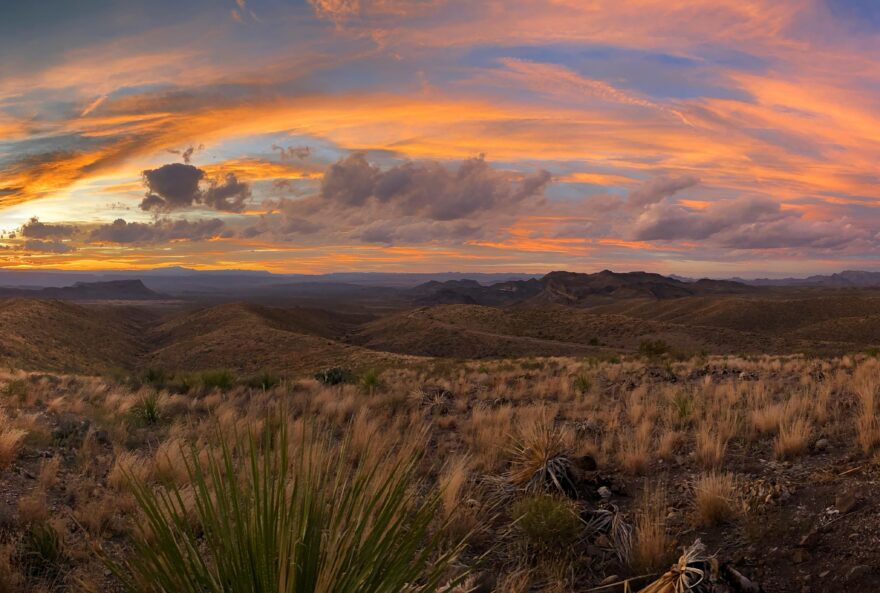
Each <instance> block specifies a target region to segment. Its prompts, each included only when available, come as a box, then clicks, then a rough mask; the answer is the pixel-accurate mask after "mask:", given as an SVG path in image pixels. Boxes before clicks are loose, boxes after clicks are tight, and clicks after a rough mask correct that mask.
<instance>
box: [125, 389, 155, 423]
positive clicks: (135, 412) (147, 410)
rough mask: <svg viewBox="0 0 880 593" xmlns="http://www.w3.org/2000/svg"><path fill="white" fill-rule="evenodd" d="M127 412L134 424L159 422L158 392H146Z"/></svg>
mask: <svg viewBox="0 0 880 593" xmlns="http://www.w3.org/2000/svg"><path fill="white" fill-rule="evenodd" d="M129 414H130V416H131V419H132V420H133V421H134V422H135V423H136V424H139V425H142V426H154V425H156V424H159V422H160V421H161V419H162V414H161V412H160V410H159V394H158V393H156V392H155V391H151V392H149V393H147V394H146V395H144V396H143V397H142V398H141V399H140V401H139V402H138V403H136V404H135V405H134V406H132V408H131V411H130V412H129Z"/></svg>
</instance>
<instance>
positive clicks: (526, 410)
mask: <svg viewBox="0 0 880 593" xmlns="http://www.w3.org/2000/svg"><path fill="white" fill-rule="evenodd" d="M327 370H332V369H327ZM337 374H338V373H337ZM255 376H256V375H255ZM328 376H329V375H328ZM334 376H335V374H334ZM253 377H254V376H248V377H245V378H239V377H237V376H235V374H234V373H231V372H229V371H222V370H221V371H215V372H212V373H208V374H205V375H202V376H195V377H190V378H192V379H193V380H192V382H187V381H182V380H180V379H179V378H177V377H174V376H168V375H163V376H159V375H158V374H157V375H154V376H151V377H149V378H144V377H142V378H141V380H140V381H137V382H130V381H128V380H118V379H117V380H110V379H105V378H98V377H78V376H64V375H44V374H28V373H22V372H15V371H9V372H4V373H2V374H0V411H2V412H0V575H3V576H2V578H0V587H5V589H2V588H0V591H3V592H4V593H6V591H13V592H24V591H37V590H44V591H74V590H78V589H77V588H78V587H80V586H81V585H82V586H87V587H91V588H92V590H95V591H115V590H121V589H120V586H121V585H120V583H121V582H120V580H119V578H118V576H119V575H107V574H105V567H104V564H103V563H102V562H100V561H99V560H98V556H96V554H95V550H96V547H95V546H100V549H102V550H103V551H104V553H105V554H106V555H107V556H108V557H109V558H110V559H111V560H113V561H114V562H116V563H117V566H121V567H126V566H128V567H129V568H131V567H130V566H129V565H128V564H127V562H128V561H129V559H130V558H132V554H133V553H137V554H140V555H144V554H146V553H147V550H148V548H143V547H139V546H148V547H149V546H151V545H154V544H156V542H160V541H166V545H170V544H168V541H170V540H167V538H166V540H163V537H164V536H163V534H162V530H161V526H162V524H161V522H157V517H161V518H162V520H163V521H164V520H167V521H169V522H170V523H174V524H175V525H178V526H179V527H180V528H183V527H184V526H186V527H188V528H191V529H192V530H193V533H194V534H196V540H193V542H192V543H193V545H194V546H196V547H198V546H205V545H207V544H208V543H209V542H210V540H209V539H207V538H208V532H206V531H205V529H206V525H209V524H207V523H206V520H207V517H206V515H205V513H206V512H208V510H209V509H208V507H205V506H204V503H205V502H206V501H208V500H210V501H212V503H211V504H214V503H219V502H220V501H221V500H223V499H222V495H223V493H222V492H218V491H217V490H215V489H216V487H217V485H218V484H219V482H218V481H217V478H218V477H223V478H224V479H233V478H234V480H235V482H234V483H235V485H236V487H239V486H240V488H241V489H242V490H240V491H239V492H240V494H242V496H244V495H245V494H246V493H247V492H249V490H247V489H248V488H250V487H253V486H254V480H253V475H254V474H251V475H250V477H248V474H246V473H245V474H240V473H238V471H239V469H241V468H247V467H248V465H247V464H248V454H247V452H248V447H247V445H246V441H242V440H240V439H242V438H246V437H247V436H248V435H251V436H252V437H254V438H256V439H257V442H259V443H262V442H263V441H262V440H260V439H269V440H268V441H266V442H269V443H272V442H274V441H272V439H274V438H275V436H276V435H278V434H279V431H280V430H281V429H282V428H283V429H284V430H286V431H287V434H288V445H287V446H286V449H287V450H288V451H289V452H290V455H291V456H292V457H295V456H296V455H297V454H298V452H299V451H300V449H299V448H298V447H299V444H301V443H303V442H305V441H308V438H309V434H313V433H314V431H319V432H320V434H322V435H324V436H323V438H324V439H325V440H324V441H322V442H323V445H322V446H323V447H325V449H326V450H325V453H327V454H328V455H330V458H332V459H333V460H334V461H337V462H338V461H340V460H343V461H344V464H345V465H343V466H342V467H344V468H345V471H344V472H341V473H340V474H339V476H342V477H346V476H355V475H357V472H358V471H359V470H358V468H359V467H373V468H378V469H377V470H376V471H377V472H379V474H378V475H381V476H385V477H387V478H388V479H392V478H394V476H397V475H398V474H397V473H396V470H394V468H402V467H405V468H408V469H407V470H406V472H407V475H408V477H407V478H406V480H405V482H401V484H402V486H401V488H403V490H402V492H404V493H405V497H404V498H405V500H406V501H407V503H406V505H405V507H406V508H407V509H409V510H417V509H419V508H421V506H425V505H428V504H430V505H432V506H431V507H430V508H431V509H432V512H431V516H430V518H429V519H426V521H427V522H426V523H425V524H424V530H423V531H422V532H421V535H420V536H419V537H420V538H421V539H420V542H419V544H418V545H417V546H416V548H414V549H420V546H422V545H426V543H427V542H429V541H436V544H437V546H438V547H437V548H434V549H433V550H434V551H433V552H432V556H431V558H432V559H436V558H440V557H442V555H443V554H444V553H445V552H446V551H449V550H452V549H454V550H456V564H455V565H452V564H450V565H448V566H445V567H444V570H443V573H444V574H443V575H442V578H439V579H435V584H436V585H437V588H436V589H435V590H436V591H448V592H450V593H451V591H465V590H467V589H466V588H460V589H443V588H442V587H443V586H444V584H448V583H449V580H450V579H452V578H453V577H454V576H455V575H456V574H460V572H459V569H468V568H470V569H472V570H473V571H474V573H473V574H472V575H470V581H468V582H469V583H470V584H471V585H472V586H473V587H477V589H476V590H477V591H481V592H487V593H507V592H509V591H523V592H526V591H559V592H572V593H575V592H583V591H588V590H590V589H592V588H594V587H597V586H599V584H600V583H602V582H603V580H604V579H605V578H606V577H608V576H609V575H617V576H618V577H620V578H621V579H622V578H627V577H638V576H640V575H652V576H651V577H645V578H644V579H642V580H634V581H632V583H631V586H632V588H633V590H638V587H645V586H648V583H649V582H650V580H651V579H652V578H654V579H657V578H661V580H662V578H664V575H665V574H668V573H667V572H666V571H669V570H670V566H671V565H672V564H673V563H675V558H677V557H679V555H680V554H681V550H682V548H685V547H689V546H691V544H693V543H694V542H695V540H696V539H697V538H700V539H701V540H702V542H703V544H704V545H705V546H707V549H708V550H709V551H710V552H711V553H712V554H717V556H716V559H717V563H718V568H717V570H715V569H714V568H712V567H711V566H709V565H707V564H706V562H707V560H706V558H708V557H709V556H711V555H712V554H706V553H705V552H703V551H699V550H698V551H693V552H692V553H689V554H684V555H683V556H682V558H685V560H682V561H681V562H684V564H682V565H681V566H682V567H684V568H681V569H680V570H684V569H685V568H687V567H698V568H699V569H700V570H704V569H706V570H710V569H711V570H710V572H712V575H713V577H712V578H717V579H719V582H720V581H721V580H723V579H725V578H727V577H725V576H724V575H726V574H732V573H729V572H725V570H726V569H725V567H731V568H732V567H733V566H734V564H733V563H735V567H736V570H737V571H738V573H742V574H747V575H749V578H751V579H754V580H759V581H762V582H763V584H764V587H765V590H766V591H768V593H769V592H770V591H788V590H792V589H791V588H790V585H791V584H792V583H796V584H797V585H798V590H800V588H801V585H802V584H803V583H805V582H808V581H811V582H819V580H820V579H828V576H827V575H826V577H820V576H819V575H820V574H822V573H823V572H824V571H826V570H827V571H832V572H829V574H838V573H841V574H839V575H838V576H839V577H840V579H841V581H840V582H841V583H846V586H847V587H850V590H859V589H858V588H859V587H861V589H860V590H871V588H870V587H871V586H872V581H871V580H870V578H869V577H867V576H864V575H862V576H859V574H858V570H856V572H855V573H854V574H855V576H850V577H849V578H850V580H849V581H847V580H846V578H847V576H846V575H847V574H848V573H849V571H850V569H853V567H855V566H859V565H863V564H864V565H871V563H874V562H878V563H880V552H878V551H877V550H878V549H880V548H878V547H876V546H871V545H864V544H865V542H866V541H870V539H861V538H870V537H871V536H870V535H869V533H870V528H871V527H872V526H874V527H877V528H880V513H878V512H877V511H876V510H875V508H876V504H875V503H876V502H877V501H876V500H874V499H873V498H872V497H873V496H874V495H873V494H872V493H871V492H873V491H872V490H870V489H866V490H861V489H858V488H857V487H859V486H866V485H868V484H871V483H872V482H873V481H874V480H876V479H878V478H880V467H878V466H877V465H876V458H875V457H874V453H875V452H876V448H877V445H878V444H880V436H878V435H880V428H878V416H877V410H876V409H875V400H876V397H877V389H878V388H880V379H878V378H880V362H878V361H877V360H876V359H874V358H871V357H865V356H859V357H843V358H839V359H828V360H820V359H804V358H799V357H787V358H773V357H761V358H753V359H745V358H735V357H727V358H700V359H693V360H688V361H680V362H673V361H671V360H664V361H661V362H659V363H656V364H655V363H646V362H645V361H643V360H640V359H624V360H620V361H617V360H615V361H609V360H603V359H598V358H593V359H590V358H546V359H518V360H503V361H480V362H456V363H453V362H444V361H435V362H423V361H422V362H415V363H413V364H411V365H404V366H396V367H393V368H388V367H385V368H378V369H376V371H375V372H371V373H367V372H352V377H351V378H350V380H346V381H339V382H336V381H331V380H329V379H328V378H327V377H325V376H323V375H321V374H320V373H319V374H318V378H312V377H295V376H286V377H285V376H282V377H274V376H266V377H262V378H259V380H254V378H253ZM218 435H237V437H235V438H232V437H230V438H229V439H225V438H223V437H220V436H218ZM304 439H305V441H304ZM309 442H311V441H309ZM224 447H225V448H224ZM323 450H324V449H322V451H323ZM259 451H260V452H261V454H262V452H263V451H264V449H263V448H259ZM225 455H227V456H228V459H230V460H231V461H232V462H233V463H232V465H233V466H234V468H236V470H235V472H236V473H235V475H234V476H233V475H231V474H230V475H226V473H225V472H227V471H230V470H229V468H228V467H227V466H226V462H225V461H224V460H225V459H227V457H224V456H225ZM309 455H311V454H309ZM314 455H315V457H314V459H312V457H310V456H307V457H308V459H304V460H303V461H304V462H306V464H305V465H304V466H300V467H301V468H302V467H310V466H309V464H310V463H315V464H317V463H318V462H319V461H320V459H322V457H321V455H323V454H321V455H319V454H318V453H315V454H314ZM292 457H291V458H292ZM261 463H266V464H269V465H271V464H272V463H277V460H275V461H270V460H265V461H264V462H261ZM314 467H318V466H317V465H314ZM321 467H325V468H329V467H330V466H329V465H327V464H323V465H321ZM334 467H336V466H334ZM217 472H219V473H217ZM335 475H336V474H334V476H335ZM200 476H201V477H200ZM816 476H823V477H822V479H821V480H819V479H818V478H816ZM202 479H204V480H205V482H204V484H202V483H201V482H200V480H202ZM334 479H335V478H334ZM340 479H341V478H340ZM345 479H348V478H347V477H346V478H345ZM367 482H368V483H369V484H371V485H370V486H369V488H367V489H368V490H371V489H375V488H376V487H378V486H377V484H376V483H374V482H372V481H369V480H368V481H367ZM394 483H396V482H394ZM325 485H326V484H325ZM328 487H329V486H328ZM205 488H207V490H205ZM850 491H853V492H856V494H854V495H853V496H852V498H853V502H852V503H851V504H850V501H849V500H848V499H846V497H845V496H843V495H842V494H841V493H846V492H850ZM206 492H207V494H208V497H207V498H205V493H206ZM277 492H278V493H279V495H280V493H281V490H278V491H277ZM285 492H286V491H285ZM334 492H335V491H334ZM151 493H152V494H156V493H158V494H161V493H165V494H166V495H169V496H171V499H170V500H172V501H173V502H172V507H169V508H168V509H165V511H169V512H170V511H173V513H172V514H170V515H169V514H161V513H160V514H159V515H156V516H153V517H152V519H150V516H149V514H148V513H146V514H145V512H146V511H145V508H144V505H143V503H144V501H145V500H148V498H147V497H149V496H150V495H151ZM227 494H228V492H227ZM285 495H286V494H285ZM218 496H220V498H219V499H218V498H217V497H218ZM248 496H250V495H249V494H248ZM333 496H334V497H336V498H334V500H336V499H337V498H344V493H341V494H340V493H338V492H337V493H336V494H334V495H333ZM230 504H231V503H230ZM361 510H363V509H361ZM163 512H164V511H163ZM224 512H225V511H224ZM358 512H360V511H358ZM395 512H397V511H395ZM400 512H403V510H402V508H401V510H400ZM407 512H409V511H407ZM220 514H222V513H220ZM354 515H357V513H353V514H352V516H354ZM218 516H219V515H218ZM423 518H424V517H423ZM362 519H363V517H362ZM364 520H366V521H370V520H373V519H370V518H366V519H364ZM863 526H864V527H863ZM214 527H216V528H217V529H220V528H225V527H224V525H221V524H218V525H215V526H214ZM853 533H855V534H856V535H855V536H853V535H851V534H853ZM199 534H201V535H199ZM810 534H813V535H810ZM175 537H176V538H179V537H183V535H182V532H181V533H176V534H175ZM339 537H344V535H343V534H341V533H340V534H339ZM465 537H466V538H467V547H466V548H464V549H457V542H458V541H460V540H461V539H462V538H465ZM804 538H806V539H804ZM810 538H813V539H810ZM831 538H833V539H831ZM172 539H173V538H172ZM814 540H815V542H816V543H813V542H814ZM178 541H182V540H179V539H178ZM805 542H806V543H805ZM810 546H814V547H813V548H810ZM689 549H691V550H697V548H689ZM798 549H801V550H804V551H803V552H801V554H802V555H803V554H814V556H812V557H813V558H814V559H815V562H814V563H813V564H811V563H807V562H804V561H801V562H797V561H795V559H794V556H793V554H794V551H795V550H798ZM773 550H776V551H773ZM381 557H382V556H381V555H377V556H374V559H373V560H372V561H371V562H378V561H379V560H378V559H379V558H381ZM800 557H803V556H800ZM157 558H158V557H157ZM478 559H480V560H481V561H479V562H478ZM156 561H157V562H160V561H159V560H158V559H157V560H156ZM428 564H429V565H431V563H428ZM814 564H815V568H814V567H813V566H814ZM707 566H708V568H707ZM428 568H430V567H428ZM676 570H679V569H676ZM671 572H673V573H674V572H675V570H672V571H671ZM676 574H679V575H680V574H681V573H680V572H679V573H676ZM688 574H695V573H688ZM806 576H809V578H808V579H806V580H804V577H806ZM236 578H240V577H236ZM671 578H672V577H669V578H667V579H666V581H663V582H666V583H667V584H668V583H669V582H672V581H670V580H669V579H671ZM3 579H5V580H3ZM859 579H861V580H859ZM828 582H829V584H828V586H827V587H825V588H824V589H818V588H817V590H828V591H834V590H844V589H835V588H834V585H833V584H830V579H828ZM661 584H662V583H661ZM169 586H171V585H169ZM664 586H666V585H664ZM657 587H660V585H657ZM162 590H167V589H162ZM182 590H185V589H182ZM648 590H649V591H650V590H651V589H648ZM655 590H666V589H663V588H662V587H661V588H658V589H655ZM734 590H736V589H734ZM339 591H345V589H339Z"/></svg>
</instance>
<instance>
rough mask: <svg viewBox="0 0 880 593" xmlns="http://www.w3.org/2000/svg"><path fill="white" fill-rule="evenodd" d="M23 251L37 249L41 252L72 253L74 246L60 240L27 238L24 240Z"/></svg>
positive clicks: (74, 249)
mask: <svg viewBox="0 0 880 593" xmlns="http://www.w3.org/2000/svg"><path fill="white" fill-rule="evenodd" d="M23 247H24V249H25V251H39V252H42V253H73V252H74V251H76V248H75V247H73V245H68V244H67V243H62V242H61V241H43V240H41V239H29V240H27V241H25V242H24V244H23Z"/></svg>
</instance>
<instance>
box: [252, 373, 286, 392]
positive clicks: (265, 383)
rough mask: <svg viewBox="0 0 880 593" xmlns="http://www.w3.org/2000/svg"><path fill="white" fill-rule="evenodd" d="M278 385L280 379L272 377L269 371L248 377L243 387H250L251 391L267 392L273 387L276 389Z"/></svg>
mask: <svg viewBox="0 0 880 593" xmlns="http://www.w3.org/2000/svg"><path fill="white" fill-rule="evenodd" d="M279 383H281V379H279V378H278V377H277V376H275V375H273V374H272V373H270V372H269V371H263V372H261V373H260V374H258V375H254V376H252V377H249V378H248V379H247V381H245V385H247V386H248V387H251V388H253V389H262V390H263V391H269V390H270V389H272V388H273V387H276V386H277V385H278V384H279Z"/></svg>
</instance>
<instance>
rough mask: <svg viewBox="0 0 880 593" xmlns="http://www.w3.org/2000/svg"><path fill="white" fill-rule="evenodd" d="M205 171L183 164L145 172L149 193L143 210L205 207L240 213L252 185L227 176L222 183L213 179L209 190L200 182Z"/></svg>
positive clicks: (142, 206) (168, 210) (145, 183)
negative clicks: (201, 205)
mask: <svg viewBox="0 0 880 593" xmlns="http://www.w3.org/2000/svg"><path fill="white" fill-rule="evenodd" d="M205 177H206V175H205V172H204V171H203V170H201V169H199V168H198V167H194V166H193V165H188V164H184V163H172V164H170V165H163V166H161V167H159V168H158V169H147V170H146V171H144V172H143V179H144V185H146V187H147V193H146V196H145V197H144V199H143V201H141V205H140V207H141V209H142V210H148V211H157V212H170V211H173V210H179V209H182V208H190V207H192V206H194V205H196V204H204V205H206V206H208V207H211V208H214V209H215V210H222V211H225V212H241V211H242V210H244V203H245V201H247V199H248V198H250V197H251V190H250V186H248V184H247V183H244V182H241V181H239V180H238V178H237V177H236V176H235V174H234V173H227V174H226V176H225V178H224V179H223V180H222V181H218V180H211V181H209V182H208V186H207V188H205V189H203V188H202V187H201V185H200V183H201V182H202V181H203V180H204V179H205Z"/></svg>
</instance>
